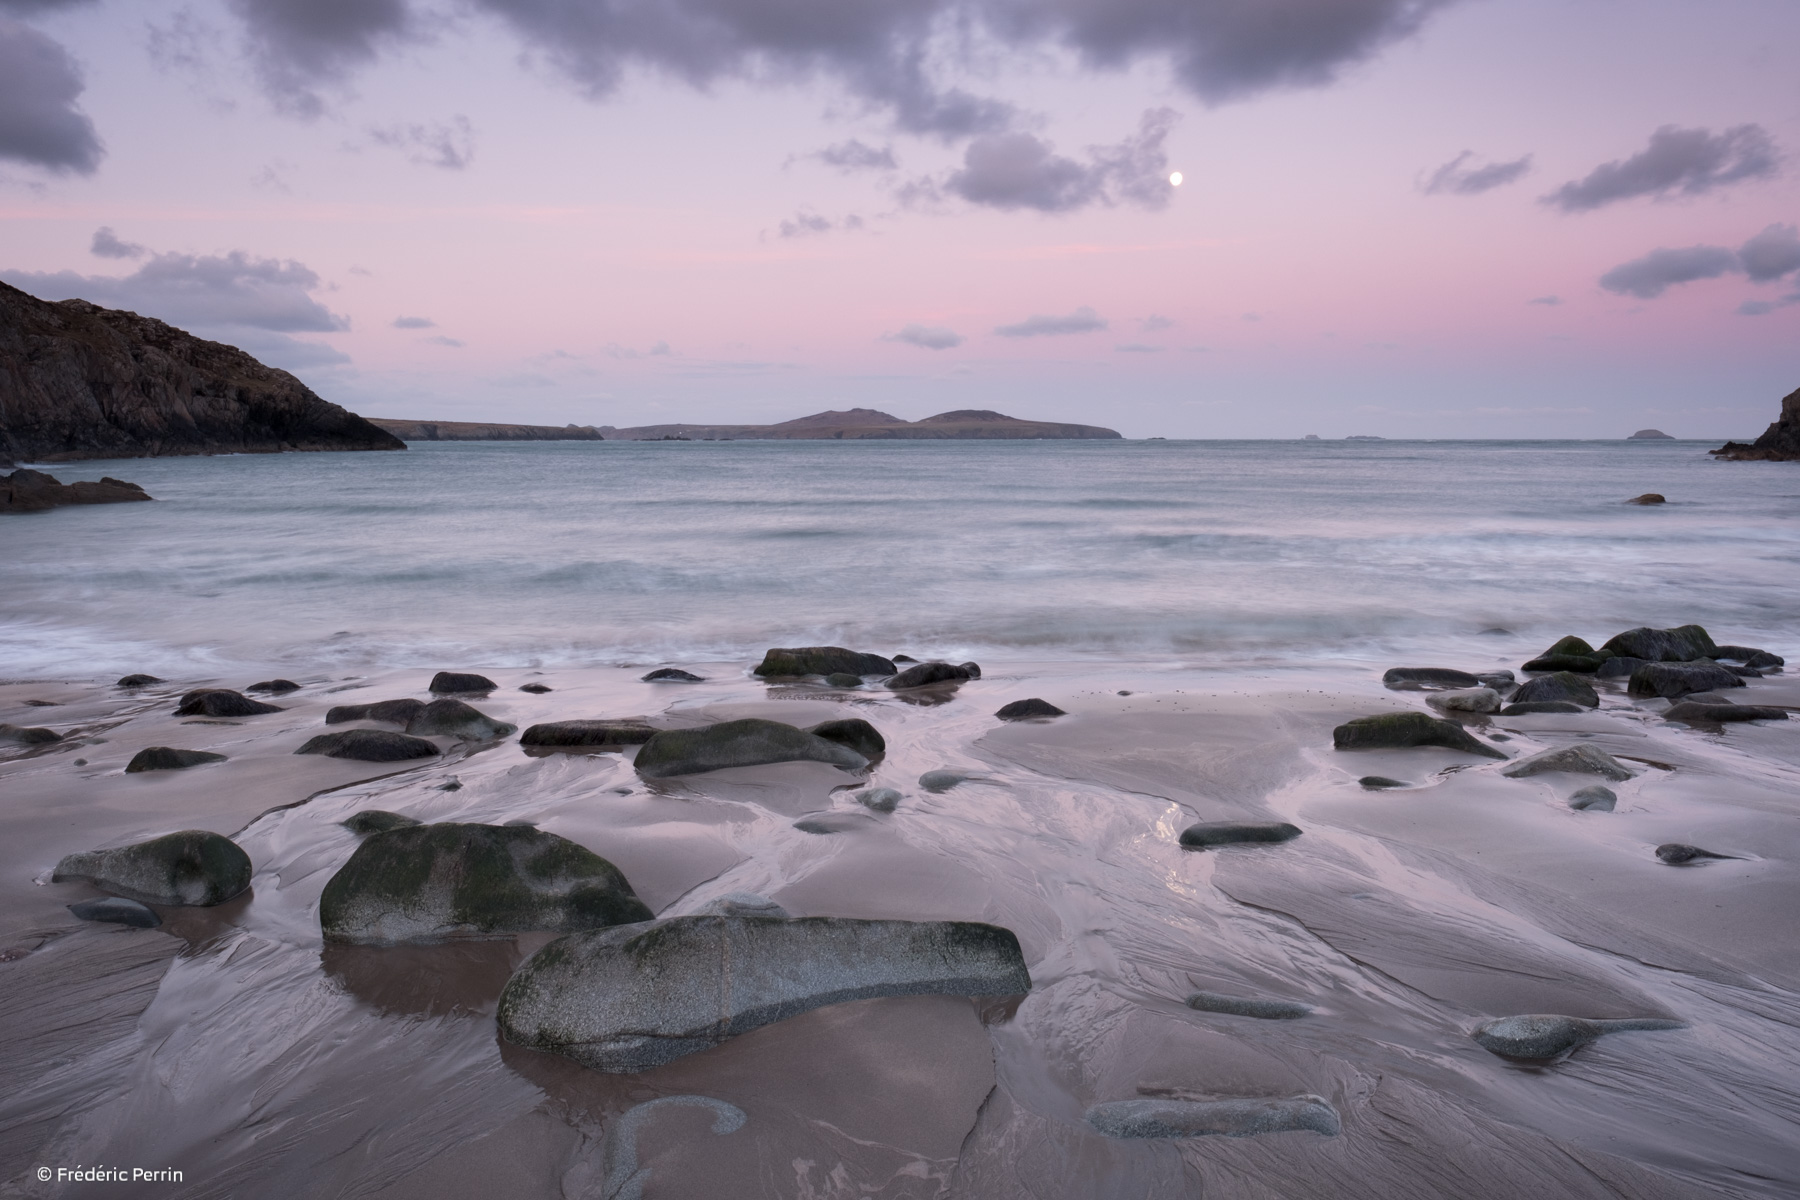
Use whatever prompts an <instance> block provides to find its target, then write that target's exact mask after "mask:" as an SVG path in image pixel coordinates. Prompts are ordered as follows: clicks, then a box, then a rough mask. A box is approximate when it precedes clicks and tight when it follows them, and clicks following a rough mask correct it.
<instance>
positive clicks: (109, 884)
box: [50, 829, 251, 908]
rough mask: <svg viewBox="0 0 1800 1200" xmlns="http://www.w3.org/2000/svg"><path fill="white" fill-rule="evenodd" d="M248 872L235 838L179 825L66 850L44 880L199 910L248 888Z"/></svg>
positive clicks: (244, 856) (223, 900)
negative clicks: (104, 845)
mask: <svg viewBox="0 0 1800 1200" xmlns="http://www.w3.org/2000/svg"><path fill="white" fill-rule="evenodd" d="M250 874H251V867H250V856H249V855H248V854H245V853H244V851H243V848H242V847H240V846H239V845H238V844H237V843H236V842H234V841H232V840H231V839H230V838H226V837H221V836H219V835H218V834H216V833H208V832H207V831H206V830H203V829H184V830H182V831H181V832H179V833H165V834H163V835H162V836H161V837H155V838H151V839H150V840H149V841H146V842H136V843H134V844H132V845H130V846H120V847H117V848H116V849H112V850H89V851H86V852H85V853H81V854H70V855H68V856H66V857H65V858H64V859H63V860H62V861H61V862H59V863H57V864H56V870H55V872H54V873H52V875H51V876H50V878H51V880H52V881H53V882H61V881H63V880H67V879H80V880H86V881H87V882H88V883H91V884H93V885H94V886H95V887H97V888H99V889H100V890H101V891H104V892H111V893H112V894H113V895H115V896H124V897H125V898H126V899H128V900H137V901H140V902H141V903H144V904H162V905H173V906H186V907H196V908H205V907H208V906H210V905H214V904H223V903H224V902H225V901H227V900H229V899H231V898H232V897H233V896H236V895H238V894H239V893H241V892H242V891H243V890H244V889H245V888H247V887H249V886H250Z"/></svg>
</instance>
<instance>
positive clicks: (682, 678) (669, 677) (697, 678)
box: [644, 667, 706, 683]
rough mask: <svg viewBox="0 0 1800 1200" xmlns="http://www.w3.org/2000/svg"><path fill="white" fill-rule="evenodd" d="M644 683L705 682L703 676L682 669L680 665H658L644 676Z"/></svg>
mask: <svg viewBox="0 0 1800 1200" xmlns="http://www.w3.org/2000/svg"><path fill="white" fill-rule="evenodd" d="M644 682H645V683H705V682H706V679H705V677H704V676H701V675H696V674H694V673H693V672H692V671H683V670H682V669H681V668H680V667H658V668H657V669H656V670H654V671H652V672H650V673H649V674H648V675H646V676H644Z"/></svg>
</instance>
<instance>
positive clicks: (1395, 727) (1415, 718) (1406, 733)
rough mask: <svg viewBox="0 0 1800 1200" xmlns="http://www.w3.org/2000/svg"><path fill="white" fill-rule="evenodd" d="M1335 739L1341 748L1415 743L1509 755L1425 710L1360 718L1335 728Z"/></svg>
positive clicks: (1487, 755) (1488, 755)
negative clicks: (1484, 743) (1429, 714)
mask: <svg viewBox="0 0 1800 1200" xmlns="http://www.w3.org/2000/svg"><path fill="white" fill-rule="evenodd" d="M1331 742H1332V745H1333V746H1335V747H1336V748H1337V749H1339V750H1392V749H1404V748H1407V747H1412V746H1442V747H1443V748H1444V749H1446V750H1461V751H1463V752H1464V753H1466V754H1479V755H1481V756H1482V757H1483V758H1505V757H1506V755H1505V754H1504V753H1502V752H1501V751H1499V750H1496V749H1494V748H1493V747H1492V746H1487V745H1483V744H1482V743H1481V742H1478V741H1476V740H1475V739H1474V738H1473V737H1471V736H1470V735H1469V732H1468V730H1466V729H1464V728H1463V727H1462V726H1461V725H1458V724H1457V723H1456V722H1455V721H1445V720H1442V719H1440V718H1438V717H1432V716H1428V715H1426V714H1425V713H1422V712H1398V713H1381V714H1379V715H1377V716H1373V717H1357V718H1356V719H1355V720H1353V721H1346V722H1345V723H1344V724H1342V725H1339V726H1338V727H1337V728H1336V729H1334V730H1332V731H1331Z"/></svg>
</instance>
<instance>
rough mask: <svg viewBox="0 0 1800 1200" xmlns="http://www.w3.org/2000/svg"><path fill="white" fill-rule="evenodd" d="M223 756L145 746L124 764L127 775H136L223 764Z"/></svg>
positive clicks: (201, 751) (209, 751) (173, 748)
mask: <svg viewBox="0 0 1800 1200" xmlns="http://www.w3.org/2000/svg"><path fill="white" fill-rule="evenodd" d="M224 761H225V755H223V754H215V753H214V752H212V751H211V750H177V749H176V748H175V747H173V746H146V747H145V748H144V749H142V750H139V751H138V752H137V753H136V754H134V755H132V756H131V761H130V762H129V763H127V764H125V773H126V774H127V775H136V774H138V773H139V772H140V771H183V770H186V769H187V768H188V767H198V766H200V765H201V764H203V763H216V762H224Z"/></svg>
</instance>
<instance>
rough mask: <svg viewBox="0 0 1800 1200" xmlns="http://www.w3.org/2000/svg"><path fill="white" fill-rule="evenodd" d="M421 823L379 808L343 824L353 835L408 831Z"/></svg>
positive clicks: (368, 809) (348, 819)
mask: <svg viewBox="0 0 1800 1200" xmlns="http://www.w3.org/2000/svg"><path fill="white" fill-rule="evenodd" d="M420 823H421V822H420V821H419V820H417V819H416V818H414V817H407V816H402V815H401V814H399V813H392V812H386V811H384V810H382V809H379V808H365V809H364V810H363V811H361V812H359V813H357V814H355V815H354V816H351V817H348V818H346V819H345V821H344V823H343V824H344V828H345V829H348V830H349V831H350V832H351V833H386V832H387V831H388V830H390V829H408V828H410V827H412V826H414V825H418V824H420Z"/></svg>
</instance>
